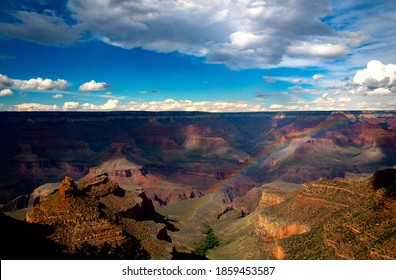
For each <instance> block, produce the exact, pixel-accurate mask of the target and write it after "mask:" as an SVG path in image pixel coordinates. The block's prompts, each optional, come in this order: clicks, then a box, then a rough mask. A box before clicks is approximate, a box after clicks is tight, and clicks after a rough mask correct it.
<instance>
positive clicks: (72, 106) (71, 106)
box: [63, 102, 79, 110]
mask: <svg viewBox="0 0 396 280" xmlns="http://www.w3.org/2000/svg"><path fill="white" fill-rule="evenodd" d="M78 105H79V103H78V102H65V103H63V110H73V109H77V108H78Z"/></svg>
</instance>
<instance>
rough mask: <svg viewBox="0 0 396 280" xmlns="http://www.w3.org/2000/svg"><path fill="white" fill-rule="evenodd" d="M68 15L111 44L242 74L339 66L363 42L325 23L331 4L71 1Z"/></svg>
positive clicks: (298, 0)
mask: <svg viewBox="0 0 396 280" xmlns="http://www.w3.org/2000/svg"><path fill="white" fill-rule="evenodd" d="M67 7H68V8H69V10H70V11H71V12H72V15H73V18H74V19H75V20H76V21H77V22H79V23H80V25H81V26H83V27H84V28H85V30H87V31H89V33H90V34H92V35H93V36H94V37H95V38H99V39H101V40H102V41H104V42H106V43H108V44H111V45H114V46H119V47H123V48H127V49H131V48H136V47H142V48H145V49H148V50H155V51H160V52H172V51H179V52H182V53H186V54H190V55H194V56H201V57H205V58H206V61H207V62H208V63H222V64H226V65H227V66H229V67H231V68H237V69H241V68H266V67H269V66H273V65H276V64H278V63H280V62H281V61H282V59H283V58H284V57H285V56H303V57H305V56H308V57H314V58H318V59H336V58H338V57H340V56H344V55H345V54H346V53H348V52H349V48H350V47H351V46H357V45H359V43H360V42H361V41H362V39H361V37H362V36H360V34H357V33H356V32H349V33H347V32H336V31H334V30H332V28H331V26H330V25H328V24H326V23H324V22H323V21H322V20H321V18H323V17H324V16H326V15H329V14H331V12H332V9H331V1H330V0H318V1H315V3H312V1H310V0H285V1H277V0H267V1H255V0H252V1H246V0H236V1H211V0H190V1H183V0H174V1H159V0H147V1H115V0H103V1H96V0H69V1H68V4H67ZM60 23H61V22H60Z"/></svg>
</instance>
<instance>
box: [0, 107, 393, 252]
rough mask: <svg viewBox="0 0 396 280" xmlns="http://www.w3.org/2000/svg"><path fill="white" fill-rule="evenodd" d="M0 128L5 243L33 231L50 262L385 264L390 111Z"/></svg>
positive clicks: (389, 240)
mask: <svg viewBox="0 0 396 280" xmlns="http://www.w3.org/2000/svg"><path fill="white" fill-rule="evenodd" d="M0 114H1V122H0V129H1V131H2V133H1V135H0V152H1V157H0V167H1V168H0V203H1V207H2V211H3V213H5V214H6V215H3V214H1V215H2V218H1V220H2V223H4V225H5V226H6V225H10V226H9V227H10V228H9V230H8V232H6V233H5V236H6V237H5V238H2V240H3V242H5V241H4V240H6V239H7V238H12V236H18V238H24V235H23V233H21V232H18V233H17V234H16V233H15V232H14V231H15V230H16V229H17V228H19V227H30V226H34V225H42V226H43V227H49V229H46V230H43V232H44V233H45V236H47V237H46V238H43V237H42V234H41V233H42V232H41V231H40V234H39V239H40V240H41V241H43V240H44V241H43V243H45V244H46V245H43V246H48V244H47V243H48V242H53V243H55V244H57V246H59V249H57V250H58V251H57V254H58V256H59V258H64V257H66V258H74V257H76V256H77V255H76V254H77V253H81V246H85V247H84V248H85V249H86V246H87V245H86V244H85V245H83V243H84V241H86V242H87V244H89V246H98V248H100V246H103V245H104V244H110V247H111V246H113V247H114V248H116V247H117V246H123V244H130V243H131V240H132V241H134V240H139V243H138V244H139V246H141V248H142V249H141V250H140V251H137V252H138V253H136V255H137V256H140V257H149V258H152V259H172V258H208V259H395V258H396V255H395V253H394V252H396V245H395V244H396V234H395V232H394V230H393V229H394V227H395V226H396V220H395V219H394V217H395V216H396V215H395V214H396V213H395V211H396V202H395V197H394V195H393V189H392V190H391V191H390V193H391V194H389V193H384V190H383V188H382V187H381V188H376V187H375V185H376V183H375V182H374V179H373V178H377V177H380V178H382V176H385V177H390V178H391V179H390V181H389V184H388V185H387V186H386V187H392V186H395V184H396V183H395V179H396V176H394V172H393V171H392V170H394V169H393V168H394V167H395V166H396V113H395V112H394V111H375V112H359V111H354V112H287V113H283V112H265V113H200V112H106V113H104V112H95V113H93V112H31V113H28V112H2V113H0ZM378 170H388V171H386V173H385V175H384V174H382V173H376V172H377V171H378ZM373 174H374V175H373ZM376 174H377V175H376ZM378 174H379V175H378ZM389 174H390V175H389ZM65 186H73V187H71V188H72V189H73V190H74V191H73V190H72V191H71V192H72V195H71V196H69V195H68V194H67V192H66V193H65V192H64V191H62V188H65ZM66 189H67V188H66ZM60 205H62V207H60ZM139 205H140V206H139ZM68 209H69V210H68ZM65 211H66V212H65ZM85 215H88V216H85ZM14 218H16V220H15V221H14ZM20 220H22V221H23V220H25V221H27V222H28V223H27V224H26V225H25V224H23V225H22V224H20V225H19V224H18V225H15V224H17V223H19V222H20ZM20 223H22V222H20ZM2 228H3V226H2ZM208 228H210V229H211V230H212V232H213V234H214V236H215V237H216V238H217V240H218V244H217V245H216V246H214V247H212V248H208V249H207V250H206V251H205V254H204V255H203V256H199V255H197V254H196V249H197V248H198V247H199V246H200V245H201V244H202V242H204V240H205V236H206V235H205V232H206V231H207V229H208ZM88 229H89V230H88ZM81 236H86V237H85V239H79V238H80V237H81ZM77 237H78V238H77ZM26 238H27V237H26ZM41 241H40V242H41ZM127 241H128V242H129V243H128V242H127ZM14 242H16V243H18V241H17V240H16V241H15V240H14ZM31 242H33V241H31ZM31 242H28V243H31ZM132 243H133V242H132ZM21 244H24V243H21ZM40 244H41V243H40ZM70 244H72V245H70ZM133 244H135V245H136V244H137V243H133ZM18 246H19V245H16V247H18ZM28 247H29V246H25V248H28ZM26 250H28V249H26ZM32 250H33V249H32ZM114 250H115V249H114ZM119 250H121V249H119ZM22 251H23V250H22ZM121 251H122V250H121ZM84 252H85V253H86V251H84ZM142 252H143V253H142ZM159 252H161V253H159ZM10 254H11V253H10ZM10 254H9V255H6V256H5V258H7V257H10V256H14V255H12V254H11V255H10ZM24 254H25V255H24ZM24 256H25V257H26V256H28V258H33V259H34V254H33V253H32V252H26V253H23V252H21V255H20V257H21V258H24ZM79 256H80V257H81V256H82V255H79ZM84 256H85V257H88V258H89V257H92V255H89V254H88V255H84ZM124 256H125V255H124ZM14 257H15V256H14ZM44 257H45V256H44ZM107 257H109V256H107ZM112 257H115V256H114V255H112ZM118 257H119V255H118ZM129 257H131V256H129Z"/></svg>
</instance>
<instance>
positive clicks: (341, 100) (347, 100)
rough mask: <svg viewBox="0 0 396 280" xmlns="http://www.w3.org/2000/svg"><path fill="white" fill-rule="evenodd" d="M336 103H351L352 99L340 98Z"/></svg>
mask: <svg viewBox="0 0 396 280" xmlns="http://www.w3.org/2000/svg"><path fill="white" fill-rule="evenodd" d="M338 101H340V102H351V101H352V99H351V98H350V97H340V98H338Z"/></svg>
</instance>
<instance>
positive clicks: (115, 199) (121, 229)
mask: <svg viewBox="0 0 396 280" xmlns="http://www.w3.org/2000/svg"><path fill="white" fill-rule="evenodd" d="M153 218H158V214H157V213H155V211H154V207H153V204H152V202H151V201H150V200H149V199H148V198H147V197H146V196H145V195H144V193H140V194H133V193H131V192H128V191H125V190H123V189H121V188H120V187H119V186H118V185H117V184H116V183H115V182H113V181H111V180H109V178H108V177H107V176H99V177H95V178H92V179H91V180H87V181H83V182H81V183H79V184H76V183H75V182H74V181H73V180H72V179H71V178H69V177H65V179H64V180H63V181H62V183H61V185H60V188H59V190H58V191H57V192H55V193H53V194H51V195H49V196H47V197H46V198H45V199H43V200H42V201H41V202H40V203H39V204H38V205H36V206H34V207H33V208H32V209H31V210H30V211H29V212H28V213H27V215H26V221H27V222H29V223H35V224H42V225H48V226H51V227H53V229H54V233H53V234H51V235H50V236H49V239H50V240H51V241H53V242H55V243H57V244H60V245H63V246H65V247H66V250H65V253H68V254H73V253H76V252H78V251H79V249H81V246H83V244H84V243H87V244H89V245H91V246H96V247H98V248H100V247H101V246H103V245H104V244H109V245H111V246H112V247H114V248H115V247H117V246H120V245H123V244H124V243H125V242H126V241H127V240H128V238H129V237H134V238H138V239H139V240H140V242H141V244H142V246H143V248H144V249H145V250H146V251H147V252H148V253H149V254H150V256H151V258H154V259H156V258H161V259H170V258H171V257H172V251H173V246H172V244H171V243H170V241H171V240H170V238H169V236H168V235H167V230H166V225H165V224H163V223H157V222H155V221H153V220H152V219H153ZM150 244H156V246H155V248H153V246H151V245H150Z"/></svg>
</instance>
